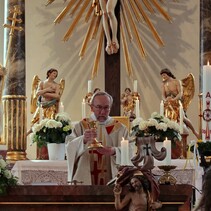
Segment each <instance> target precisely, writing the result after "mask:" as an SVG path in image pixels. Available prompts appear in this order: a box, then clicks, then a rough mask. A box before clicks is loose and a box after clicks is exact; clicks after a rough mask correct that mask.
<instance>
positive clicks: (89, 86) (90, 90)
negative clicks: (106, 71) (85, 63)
mask: <svg viewBox="0 0 211 211" xmlns="http://www.w3.org/2000/svg"><path fill="white" fill-rule="evenodd" d="M90 92H92V80H88V93H90Z"/></svg>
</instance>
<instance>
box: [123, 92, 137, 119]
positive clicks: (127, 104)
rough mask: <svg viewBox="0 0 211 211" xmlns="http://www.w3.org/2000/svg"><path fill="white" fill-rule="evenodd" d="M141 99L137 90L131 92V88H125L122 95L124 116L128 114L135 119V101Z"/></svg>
mask: <svg viewBox="0 0 211 211" xmlns="http://www.w3.org/2000/svg"><path fill="white" fill-rule="evenodd" d="M137 99H138V100H140V95H139V94H138V93H137V92H134V93H133V92H131V89H130V88H125V91H124V93H123V94H122V95H121V104H122V107H123V116H128V117H129V118H130V119H132V120H133V119H135V118H136V115H135V113H134V109H135V101H136V100H137Z"/></svg>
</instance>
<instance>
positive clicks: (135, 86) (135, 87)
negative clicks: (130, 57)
mask: <svg viewBox="0 0 211 211" xmlns="http://www.w3.org/2000/svg"><path fill="white" fill-rule="evenodd" d="M137 87H138V82H137V80H134V81H133V91H134V92H138V91H137V90H138V89H137Z"/></svg>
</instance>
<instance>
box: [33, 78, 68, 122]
mask: <svg viewBox="0 0 211 211" xmlns="http://www.w3.org/2000/svg"><path fill="white" fill-rule="evenodd" d="M40 82H41V80H40V78H39V77H38V76H37V75H35V76H34V78H33V80H32V92H31V114H34V116H33V119H32V120H31V125H33V124H35V123H36V122H38V121H40V120H41V119H43V118H49V119H54V118H55V115H56V113H58V110H59V101H57V102H56V109H52V110H50V109H49V110H48V112H43V110H44V109H45V106H43V105H41V103H40V98H39V97H38V96H37V89H38V86H39V83H40ZM59 86H60V96H62V94H63V91H64V87H65V80H64V79H61V80H60V82H59Z"/></svg>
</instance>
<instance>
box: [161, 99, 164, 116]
mask: <svg viewBox="0 0 211 211" xmlns="http://www.w3.org/2000/svg"><path fill="white" fill-rule="evenodd" d="M160 115H161V116H163V115H164V103H163V100H161V102H160Z"/></svg>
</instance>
